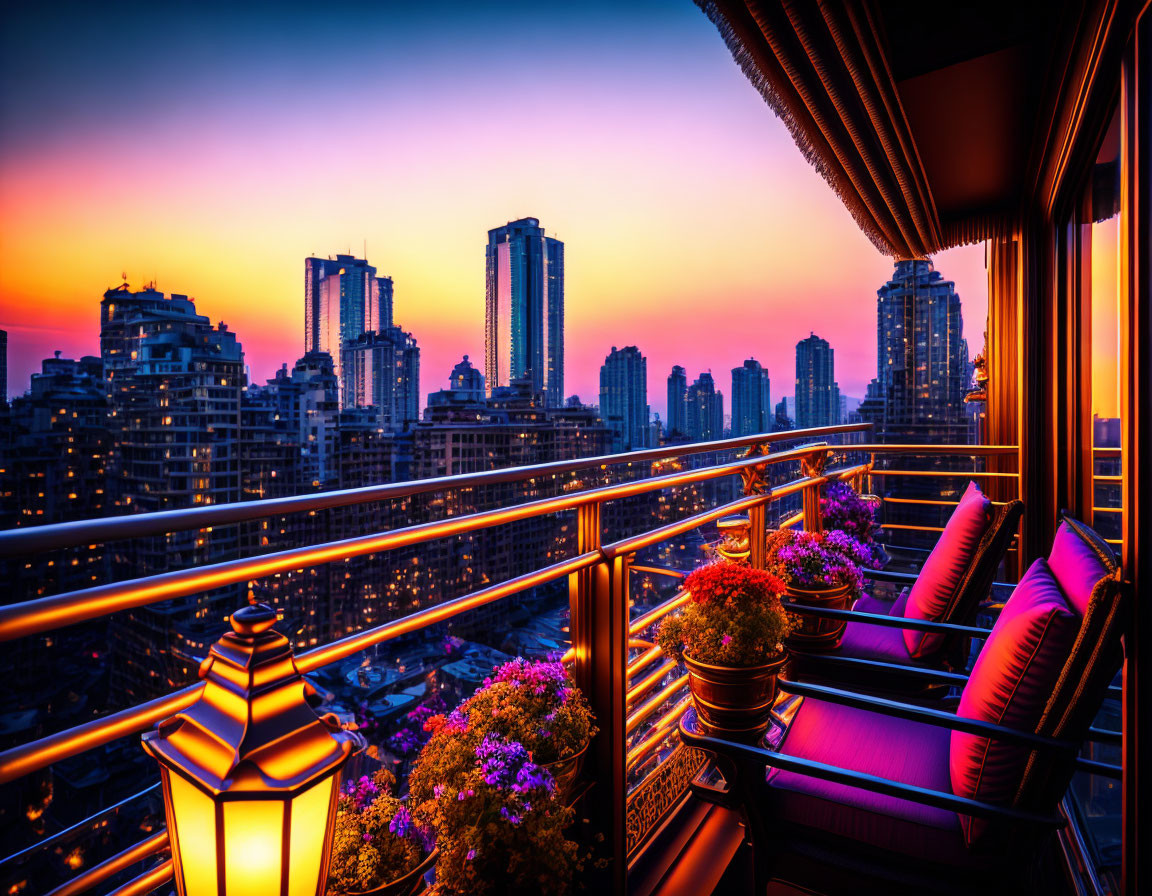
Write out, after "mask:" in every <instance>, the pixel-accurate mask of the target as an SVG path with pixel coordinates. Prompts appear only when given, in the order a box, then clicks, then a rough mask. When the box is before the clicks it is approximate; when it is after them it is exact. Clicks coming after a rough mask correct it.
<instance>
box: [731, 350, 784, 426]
mask: <svg viewBox="0 0 1152 896" xmlns="http://www.w3.org/2000/svg"><path fill="white" fill-rule="evenodd" d="M773 423H774V413H773V408H772V401H771V399H770V397H769V381H768V371H767V370H765V369H764V368H763V366H761V364H760V362H759V361H757V360H755V359H754V358H749V359H748V360H747V361H745V362H744V364H743V366H741V367H734V368H733V369H732V435H733V436H749V435H754V434H756V433H761V432H771V431H772V428H773Z"/></svg>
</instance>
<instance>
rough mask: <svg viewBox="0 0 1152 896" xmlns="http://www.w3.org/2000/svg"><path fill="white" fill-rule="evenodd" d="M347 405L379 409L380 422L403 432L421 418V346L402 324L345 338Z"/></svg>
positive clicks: (342, 367) (344, 362)
mask: <svg viewBox="0 0 1152 896" xmlns="http://www.w3.org/2000/svg"><path fill="white" fill-rule="evenodd" d="M341 357H342V359H343V360H342V362H341V365H340V370H341V378H342V380H343V383H342V386H343V388H342V392H343V395H344V402H343V407H344V408H345V409H351V408H367V407H371V408H373V409H374V410H375V412H376V413H375V417H376V422H377V424H378V425H379V426H380V427H381V428H383V429H385V430H388V431H390V432H401V431H403V430H405V429H407V428H408V427H409V426H410V425H411V424H413V423H415V422H416V421H417V420H419V419H420V348H419V346H417V345H416V339H415V338H414V337H413V336H412V334H411V333H405V332H404V331H403V330H401V329H400V328H399V327H388V328H386V329H383V330H379V331H375V332H366V333H361V334H360V335H359V336H356V337H355V338H353V339H347V340H345V341H344V347H343V348H342V349H341Z"/></svg>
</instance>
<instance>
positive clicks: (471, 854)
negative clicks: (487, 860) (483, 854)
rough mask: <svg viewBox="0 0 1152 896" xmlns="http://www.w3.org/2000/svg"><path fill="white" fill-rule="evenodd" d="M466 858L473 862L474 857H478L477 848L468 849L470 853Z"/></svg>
mask: <svg viewBox="0 0 1152 896" xmlns="http://www.w3.org/2000/svg"><path fill="white" fill-rule="evenodd" d="M464 858H465V859H467V860H468V861H469V862H471V861H472V860H473V859H474V858H476V850H474V849H470V850H468V855H466V856H464Z"/></svg>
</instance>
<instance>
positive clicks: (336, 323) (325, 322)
mask: <svg viewBox="0 0 1152 896" xmlns="http://www.w3.org/2000/svg"><path fill="white" fill-rule="evenodd" d="M391 326H392V278H391V277H377V276H376V268H374V267H372V265H370V264H368V262H367V261H365V260H363V259H360V258H356V257H354V256H352V255H337V256H336V257H335V258H314V257H310V258H305V259H304V351H305V353H307V352H328V354H330V355H331V356H332V360H333V361H334V362H335V364H336V375H337V377H339V378H340V379H341V389H343V382H344V381H343V378H342V377H340V372H341V359H340V350H341V349H342V348H343V346H344V343H345V342H347V341H349V340H351V339H355V338H356V337H357V336H359V335H360V334H361V333H370V332H375V331H379V330H386V329H388V328H389V327H391ZM343 400H344V399H343V394H341V401H343ZM348 406H350V405H348Z"/></svg>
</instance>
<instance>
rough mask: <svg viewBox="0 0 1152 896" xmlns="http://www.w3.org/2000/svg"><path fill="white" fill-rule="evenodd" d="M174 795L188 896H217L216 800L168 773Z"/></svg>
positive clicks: (177, 835)
mask: <svg viewBox="0 0 1152 896" xmlns="http://www.w3.org/2000/svg"><path fill="white" fill-rule="evenodd" d="M165 775H166V776H167V778H168V790H169V792H170V793H171V795H172V815H173V817H172V818H170V819H169V823H172V822H175V829H176V843H177V848H178V849H179V851H180V864H181V867H182V868H183V870H184V896H215V894H216V807H215V804H214V803H213V802H212V797H210V796H208V794H206V793H205V792H204V791H202V790H200V789H199V788H198V787H196V786H195V785H194V784H190V783H189V782H188V781H186V780H185V779H184V778H182V777H181V776H180V775H174V774H169V773H167V772H166V773H165Z"/></svg>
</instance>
